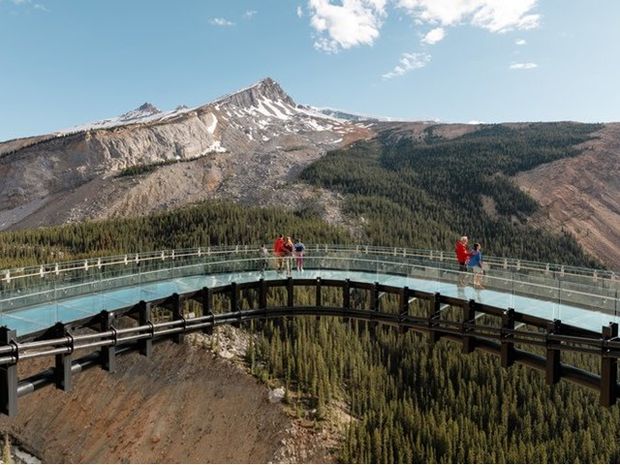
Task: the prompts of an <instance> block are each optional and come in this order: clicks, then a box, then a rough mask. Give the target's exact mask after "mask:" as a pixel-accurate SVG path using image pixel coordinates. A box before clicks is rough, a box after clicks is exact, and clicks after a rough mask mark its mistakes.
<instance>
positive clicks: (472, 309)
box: [461, 299, 476, 354]
mask: <svg viewBox="0 0 620 465" xmlns="http://www.w3.org/2000/svg"><path fill="white" fill-rule="evenodd" d="M465 324H471V325H475V324H476V301H475V300H473V299H471V300H469V301H468V302H467V303H466V304H465V305H463V324H462V325H461V332H462V333H463V339H462V341H463V346H462V348H461V352H462V353H463V354H471V353H472V352H473V351H474V349H475V348H476V338H475V337H474V336H471V335H468V334H470V333H472V332H473V331H475V328H466V327H465Z"/></svg>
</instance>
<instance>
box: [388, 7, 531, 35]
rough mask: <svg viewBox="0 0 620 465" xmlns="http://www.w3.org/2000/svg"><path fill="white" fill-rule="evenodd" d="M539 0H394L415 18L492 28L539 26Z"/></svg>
mask: <svg viewBox="0 0 620 465" xmlns="http://www.w3.org/2000/svg"><path fill="white" fill-rule="evenodd" d="M537 3H538V0H396V4H397V6H398V7H400V8H403V9H404V10H406V11H407V12H408V13H409V14H410V15H411V16H412V17H413V18H414V20H421V21H423V22H425V23H431V24H439V25H441V26H456V25H459V24H471V25H473V26H477V27H481V28H483V29H487V30H489V31H491V32H506V31H511V30H514V29H532V28H535V27H538V25H539V22H540V15H538V14H533V13H531V11H532V10H533V9H534V8H535V7H536V4H537Z"/></svg>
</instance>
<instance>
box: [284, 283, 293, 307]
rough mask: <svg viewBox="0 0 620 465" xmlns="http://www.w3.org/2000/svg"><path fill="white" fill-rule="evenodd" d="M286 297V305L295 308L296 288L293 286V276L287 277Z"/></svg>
mask: <svg viewBox="0 0 620 465" xmlns="http://www.w3.org/2000/svg"><path fill="white" fill-rule="evenodd" d="M286 297H287V302H286V305H287V306H288V307H289V308H293V307H294V306H295V288H294V287H293V278H291V277H290V276H289V277H288V278H287V279H286Z"/></svg>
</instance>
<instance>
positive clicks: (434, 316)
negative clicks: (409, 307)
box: [428, 292, 441, 344]
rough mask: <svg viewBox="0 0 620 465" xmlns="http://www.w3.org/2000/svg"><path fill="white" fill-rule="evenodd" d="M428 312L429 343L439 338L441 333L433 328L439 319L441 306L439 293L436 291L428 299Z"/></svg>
mask: <svg viewBox="0 0 620 465" xmlns="http://www.w3.org/2000/svg"><path fill="white" fill-rule="evenodd" d="M430 306H431V308H430V314H429V316H428V327H429V336H430V340H431V343H432V344H434V343H436V342H437V341H439V339H440V338H441V335H440V334H439V333H438V332H437V331H436V330H434V329H433V328H435V327H436V326H437V324H438V322H439V319H440V313H441V311H440V308H441V294H439V292H436V293H435V294H433V296H432V297H431V299H430Z"/></svg>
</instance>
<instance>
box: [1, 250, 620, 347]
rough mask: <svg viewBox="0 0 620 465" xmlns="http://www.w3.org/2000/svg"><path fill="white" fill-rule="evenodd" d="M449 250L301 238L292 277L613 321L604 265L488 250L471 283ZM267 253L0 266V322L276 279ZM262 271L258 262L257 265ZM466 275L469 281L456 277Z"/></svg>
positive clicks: (79, 315)
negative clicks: (302, 248) (301, 261)
mask: <svg viewBox="0 0 620 465" xmlns="http://www.w3.org/2000/svg"><path fill="white" fill-rule="evenodd" d="M451 255H452V254H449V253H447V252H446V253H444V252H437V251H420V250H413V249H402V248H400V249H396V248H384V247H374V248H373V247H366V246H350V247H346V246H323V245H321V246H310V247H308V248H307V254H306V257H305V268H306V271H303V272H297V271H293V272H292V274H291V276H292V277H293V278H294V279H316V278H321V279H323V280H325V279H334V280H346V279H349V280H351V281H358V282H364V283H369V284H374V283H375V282H377V283H379V284H382V285H388V286H394V287H404V286H407V287H409V288H410V289H413V290H418V291H424V292H432V293H436V292H438V293H440V294H442V295H445V296H449V297H454V298H457V299H461V300H470V299H473V300H475V301H476V302H478V303H481V304H486V305H491V306H494V307H499V308H504V309H508V308H513V309H514V310H515V311H517V312H520V313H523V314H527V315H531V316H535V317H539V318H544V319H546V320H554V319H559V320H561V321H562V322H563V323H564V324H567V325H571V326H575V327H578V328H583V329H586V330H590V331H594V332H597V333H598V332H600V331H601V328H602V327H603V326H607V325H608V324H609V323H610V322H618V323H620V317H619V316H618V313H620V312H619V310H620V307H619V299H618V289H619V287H620V282H619V281H618V280H617V277H616V276H615V274H614V273H613V272H609V271H603V270H588V269H582V268H570V267H563V266H559V265H550V264H541V263H534V262H521V261H518V260H512V259H504V258H494V257H490V258H487V259H486V260H485V261H487V262H488V263H491V264H492V266H491V270H490V271H489V272H488V273H487V275H486V276H485V278H484V281H483V284H484V286H485V287H486V289H483V290H476V289H474V288H473V287H472V286H471V279H472V275H471V273H469V274H466V276H465V277H463V276H462V274H461V273H459V272H458V270H457V267H456V264H455V263H454V260H453V259H451ZM273 265H274V263H273V261H272V259H265V258H264V257H260V256H259V253H258V251H257V250H256V249H255V248H249V247H247V246H244V247H239V246H236V247H222V248H206V249H191V250H183V251H161V252H150V253H145V254H135V255H131V256H129V255H125V256H120V257H105V258H95V259H88V260H83V261H74V262H65V263H58V264H48V265H41V266H38V267H29V268H21V269H16V270H7V271H3V272H0V325H2V326H7V327H8V328H10V329H14V330H16V331H17V335H18V337H22V336H27V335H28V334H32V333H36V332H38V331H41V330H44V329H46V328H49V327H51V326H53V325H54V324H55V323H57V322H63V323H70V322H71V321H75V320H80V319H83V318H87V317H89V316H93V315H96V314H98V313H99V312H101V311H102V310H107V311H114V310H117V309H121V308H126V307H129V306H133V305H135V304H137V303H138V302H140V301H141V300H144V301H152V300H157V299H162V298H165V297H168V296H170V295H172V294H173V293H178V294H184V293H189V292H193V291H198V290H200V289H202V288H203V287H209V288H212V287H217V286H222V285H226V284H230V283H232V282H236V283H238V284H241V283H246V282H254V281H258V280H260V279H261V278H262V279H265V280H266V281H270V280H281V279H284V278H285V277H286V275H284V274H282V273H278V272H276V271H274V270H273ZM265 266H267V268H271V269H268V270H266V271H265V272H260V271H257V270H259V269H261V268H263V267H265ZM462 278H465V279H466V280H467V282H468V283H469V286H465V287H459V286H457V282H458V281H459V279H462Z"/></svg>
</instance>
